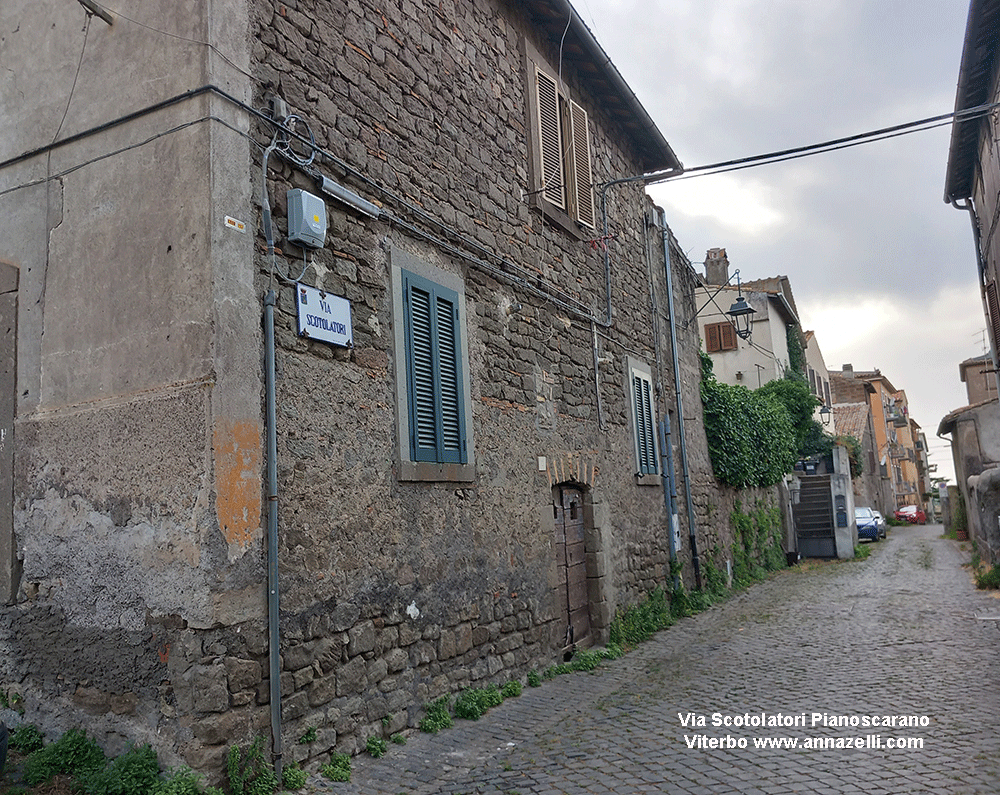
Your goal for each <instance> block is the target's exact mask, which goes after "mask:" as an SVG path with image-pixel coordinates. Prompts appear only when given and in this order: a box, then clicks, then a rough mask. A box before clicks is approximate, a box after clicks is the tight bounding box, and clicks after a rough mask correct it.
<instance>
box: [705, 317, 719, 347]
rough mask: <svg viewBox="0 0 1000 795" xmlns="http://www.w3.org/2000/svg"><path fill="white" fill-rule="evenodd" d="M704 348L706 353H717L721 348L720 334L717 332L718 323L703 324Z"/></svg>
mask: <svg viewBox="0 0 1000 795" xmlns="http://www.w3.org/2000/svg"><path fill="white" fill-rule="evenodd" d="M705 350H706V351H707V352H708V353H718V352H719V351H721V350H722V342H721V335H720V333H719V325H718V324H712V325H710V326H705Z"/></svg>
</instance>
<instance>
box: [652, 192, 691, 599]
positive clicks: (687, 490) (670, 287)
mask: <svg viewBox="0 0 1000 795" xmlns="http://www.w3.org/2000/svg"><path fill="white" fill-rule="evenodd" d="M660 226H661V227H662V230H661V234H662V235H663V267H664V269H665V270H666V276H667V311H668V313H669V315H670V352H671V355H672V357H673V372H674V392H675V393H676V395H677V436H678V439H679V441H680V447H681V470H682V472H683V473H684V504H685V505H686V506H687V517H688V541H689V543H690V546H691V565H692V566H693V567H694V584H695V588H697V589H699V590H700V589H701V561H700V560H699V558H698V528H697V526H696V525H695V521H694V506H693V505H692V503H691V470H690V468H689V467H688V457H687V442H686V441H685V434H684V398H683V396H682V392H683V390H682V388H681V364H680V357H679V356H678V353H677V323H676V318H675V313H674V277H673V272H672V267H671V262H670V230H669V229H668V228H667V214H666V213H665V212H664V211H663V209H662V208H660Z"/></svg>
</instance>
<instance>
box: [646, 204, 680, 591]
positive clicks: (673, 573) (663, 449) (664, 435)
mask: <svg viewBox="0 0 1000 795" xmlns="http://www.w3.org/2000/svg"><path fill="white" fill-rule="evenodd" d="M643 220H644V230H643V231H644V232H645V234H644V237H645V240H646V278H647V281H648V282H649V309H650V313H651V315H652V324H653V353H654V354H655V355H656V400H657V403H658V405H662V406H663V412H662V414H661V416H662V417H663V419H662V420H660V426H659V427H660V482H661V483H662V484H663V507H664V508H665V509H666V512H667V521H668V523H669V529H668V538H667V541H668V544H669V549H670V569H669V574H670V578H671V581H672V583H673V588H674V591H676V590H677V589H678V588H679V587H680V577H679V576H678V570H677V540H678V517H677V481H676V480H675V477H676V475H675V473H674V454H673V443H672V441H671V434H670V410H669V408H667V395H666V390H664V388H663V358H662V357H661V355H660V308H659V305H658V304H657V301H656V279H655V277H654V275H653V274H654V272H655V268H654V265H653V260H654V254H653V236H652V235H651V234H650V232H651V230H652V229H653V228H654V227H655V226H656V219H655V216H654V215H653V214H652V213H646V214H645V215H644V218H643Z"/></svg>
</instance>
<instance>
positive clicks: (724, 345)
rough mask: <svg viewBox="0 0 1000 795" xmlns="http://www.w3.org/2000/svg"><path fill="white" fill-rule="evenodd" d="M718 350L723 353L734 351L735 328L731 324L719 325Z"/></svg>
mask: <svg viewBox="0 0 1000 795" xmlns="http://www.w3.org/2000/svg"><path fill="white" fill-rule="evenodd" d="M719 349H720V350H723V351H735V350H736V328H735V327H734V326H733V324H732V323H720V324H719Z"/></svg>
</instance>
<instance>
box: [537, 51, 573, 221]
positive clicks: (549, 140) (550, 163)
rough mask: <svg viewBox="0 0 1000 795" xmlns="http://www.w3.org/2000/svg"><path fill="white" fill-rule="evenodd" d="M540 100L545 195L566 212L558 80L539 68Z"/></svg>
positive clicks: (540, 137)
mask: <svg viewBox="0 0 1000 795" xmlns="http://www.w3.org/2000/svg"><path fill="white" fill-rule="evenodd" d="M535 86H536V90H537V98H538V103H537V104H538V140H539V147H540V150H541V151H540V154H541V161H542V162H541V168H542V196H543V197H545V199H546V201H549V202H551V203H552V204H554V205H555V206H556V207H558V208H560V209H561V210H565V209H566V191H565V189H564V182H565V179H564V176H563V152H562V139H563V136H562V115H561V114H560V113H559V91H558V88H557V86H556V81H555V80H553V79H552V78H551V77H549V76H548V75H547V74H545V73H544V72H542V71H540V70H539V69H537V68H536V69H535Z"/></svg>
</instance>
